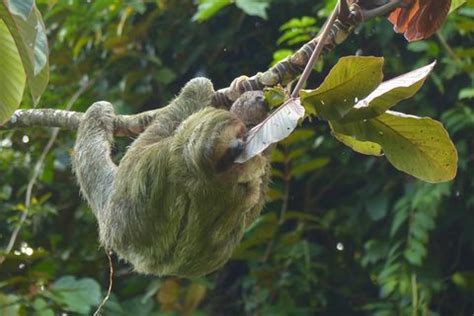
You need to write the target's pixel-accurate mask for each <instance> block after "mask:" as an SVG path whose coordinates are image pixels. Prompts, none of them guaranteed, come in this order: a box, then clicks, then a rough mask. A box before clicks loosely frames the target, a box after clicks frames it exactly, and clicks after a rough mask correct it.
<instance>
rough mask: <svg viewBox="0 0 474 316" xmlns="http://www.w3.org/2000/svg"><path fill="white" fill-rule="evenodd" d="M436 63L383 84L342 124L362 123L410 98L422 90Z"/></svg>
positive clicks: (352, 110) (345, 117)
mask: <svg viewBox="0 0 474 316" xmlns="http://www.w3.org/2000/svg"><path fill="white" fill-rule="evenodd" d="M435 64H436V62H433V63H431V64H429V65H427V66H424V67H421V68H418V69H416V70H413V71H411V72H409V73H406V74H404V75H401V76H398V77H396V78H393V79H391V80H388V81H385V82H383V83H381V84H380V85H379V86H378V87H377V88H376V89H375V90H374V91H372V93H370V94H369V95H368V96H367V97H366V98H364V99H362V100H360V101H359V102H357V104H356V105H355V106H354V107H353V108H352V109H351V110H350V111H349V112H348V113H347V115H345V116H344V118H342V120H341V121H342V122H344V123H346V122H353V121H360V120H363V119H368V118H373V117H376V116H379V115H380V114H382V113H384V112H385V111H387V110H388V109H390V108H391V107H393V106H394V105H396V104H397V103H398V102H400V101H402V100H404V99H407V98H410V97H412V96H413V95H415V93H416V92H417V91H418V90H419V89H420V88H421V86H422V85H423V83H424V82H425V80H426V78H427V77H428V75H429V74H430V73H431V71H432V70H433V68H434V66H435Z"/></svg>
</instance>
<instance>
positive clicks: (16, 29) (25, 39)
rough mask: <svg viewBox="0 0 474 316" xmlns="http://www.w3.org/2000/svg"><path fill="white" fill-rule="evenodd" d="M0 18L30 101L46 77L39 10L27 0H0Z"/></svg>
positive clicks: (39, 92) (45, 45) (45, 44)
mask: <svg viewBox="0 0 474 316" xmlns="http://www.w3.org/2000/svg"><path fill="white" fill-rule="evenodd" d="M0 19H2V20H3V21H4V22H5V24H6V26H7V27H8V29H9V30H10V33H11V35H12V36H13V39H14V40H15V43H16V46H17V48H18V52H19V53H20V57H21V61H22V63H23V67H24V69H25V72H26V76H27V79H28V87H29V90H30V93H31V96H32V99H33V102H34V103H37V102H38V101H39V99H40V97H41V95H42V94H43V92H44V90H45V89H46V86H47V84H48V80H49V63H48V55H49V50H48V42H47V39H46V30H45V26H44V23H43V19H42V17H41V14H40V12H39V11H38V9H37V8H36V6H35V5H34V2H33V1H31V0H28V1H23V0H9V1H7V0H0Z"/></svg>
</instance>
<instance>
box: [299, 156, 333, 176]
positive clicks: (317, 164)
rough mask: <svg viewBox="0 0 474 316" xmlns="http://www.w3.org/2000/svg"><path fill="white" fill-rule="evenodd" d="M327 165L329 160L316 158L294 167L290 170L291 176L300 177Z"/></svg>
mask: <svg viewBox="0 0 474 316" xmlns="http://www.w3.org/2000/svg"><path fill="white" fill-rule="evenodd" d="M328 163H329V158H317V159H313V160H311V161H307V162H305V163H302V164H299V165H296V166H295V167H293V168H292V169H291V175H292V176H295V177H297V176H301V175H303V174H306V173H309V172H311V171H314V170H318V169H321V168H323V167H324V166H326V165H327V164H328Z"/></svg>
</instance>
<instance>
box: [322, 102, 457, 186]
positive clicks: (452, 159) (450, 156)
mask: <svg viewBox="0 0 474 316" xmlns="http://www.w3.org/2000/svg"><path fill="white" fill-rule="evenodd" d="M331 125H332V128H333V130H334V132H336V133H339V134H343V135H346V136H349V137H352V138H354V139H355V140H356V141H359V142H361V141H362V142H367V141H368V142H372V143H376V144H379V145H380V146H381V147H382V148H383V151H384V153H385V156H386V157H387V159H388V160H389V161H390V163H391V164H392V165H393V166H394V167H395V168H397V169H399V170H401V171H403V172H406V173H408V174H410V175H412V176H414V177H416V178H419V179H421V180H424V181H427V182H432V183H436V182H444V181H449V180H452V179H453V178H454V177H455V176H456V171H457V160H458V156H457V151H456V148H455V147H454V144H453V143H452V141H451V139H450V138H449V135H448V133H447V132H446V130H445V129H444V127H443V125H442V124H441V123H440V122H437V121H435V120H433V119H430V118H420V117H416V116H412V115H406V114H403V113H398V112H393V111H387V112H386V113H384V114H382V115H380V116H378V117H376V118H373V119H368V120H363V121H359V122H354V123H347V124H342V123H338V122H331ZM360 152H362V151H360Z"/></svg>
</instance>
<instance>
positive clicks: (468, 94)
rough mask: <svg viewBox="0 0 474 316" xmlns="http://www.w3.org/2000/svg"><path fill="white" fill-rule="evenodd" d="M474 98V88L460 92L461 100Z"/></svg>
mask: <svg viewBox="0 0 474 316" xmlns="http://www.w3.org/2000/svg"><path fill="white" fill-rule="evenodd" d="M472 98H474V88H464V89H462V90H461V91H459V100H462V99H472Z"/></svg>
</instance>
